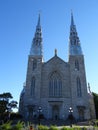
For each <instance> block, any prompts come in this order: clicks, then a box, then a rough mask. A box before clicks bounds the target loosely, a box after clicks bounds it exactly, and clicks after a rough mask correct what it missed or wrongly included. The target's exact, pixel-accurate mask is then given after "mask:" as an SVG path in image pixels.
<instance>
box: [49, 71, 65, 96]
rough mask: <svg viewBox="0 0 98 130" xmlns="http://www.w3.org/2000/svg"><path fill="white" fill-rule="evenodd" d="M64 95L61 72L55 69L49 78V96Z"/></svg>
mask: <svg viewBox="0 0 98 130" xmlns="http://www.w3.org/2000/svg"><path fill="white" fill-rule="evenodd" d="M61 96H62V81H61V77H60V76H59V74H58V73H57V72H56V71H55V72H53V73H52V74H51V76H50V80H49V97H61Z"/></svg>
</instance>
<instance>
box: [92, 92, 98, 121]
mask: <svg viewBox="0 0 98 130" xmlns="http://www.w3.org/2000/svg"><path fill="white" fill-rule="evenodd" d="M93 96H94V103H95V112H96V118H97V119H98V94H97V93H94V92H93Z"/></svg>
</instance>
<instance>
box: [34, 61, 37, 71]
mask: <svg viewBox="0 0 98 130" xmlns="http://www.w3.org/2000/svg"><path fill="white" fill-rule="evenodd" d="M36 67H37V60H36V59H34V60H33V70H35V68H36Z"/></svg>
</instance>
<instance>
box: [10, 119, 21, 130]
mask: <svg viewBox="0 0 98 130" xmlns="http://www.w3.org/2000/svg"><path fill="white" fill-rule="evenodd" d="M23 126H24V123H23V122H20V121H19V122H18V123H17V124H16V125H15V126H13V127H12V130H21V129H22V128H23Z"/></svg>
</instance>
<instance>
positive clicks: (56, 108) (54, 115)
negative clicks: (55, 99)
mask: <svg viewBox="0 0 98 130" xmlns="http://www.w3.org/2000/svg"><path fill="white" fill-rule="evenodd" d="M52 118H53V119H54V120H58V119H59V106H58V105H53V107H52Z"/></svg>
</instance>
